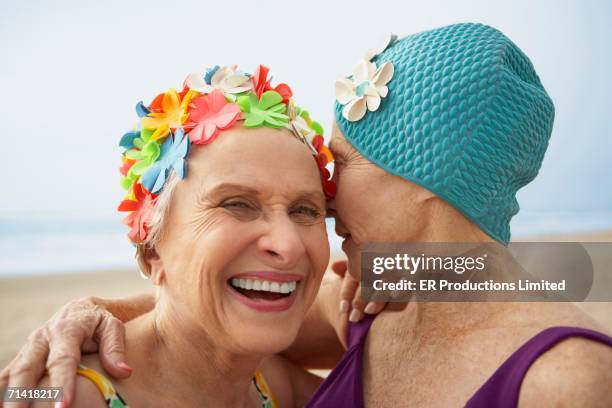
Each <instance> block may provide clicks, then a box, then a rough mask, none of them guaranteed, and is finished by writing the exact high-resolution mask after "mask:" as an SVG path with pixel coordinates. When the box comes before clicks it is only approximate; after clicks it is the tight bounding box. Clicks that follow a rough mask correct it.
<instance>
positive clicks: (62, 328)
mask: <svg viewBox="0 0 612 408" xmlns="http://www.w3.org/2000/svg"><path fill="white" fill-rule="evenodd" d="M53 330H54V332H52V333H50V334H49V350H50V351H49V358H48V360H47V375H48V376H49V383H50V386H51V387H63V389H64V402H65V404H70V402H71V401H72V400H73V399H74V392H75V387H76V370H77V366H78V364H79V362H80V361H81V344H82V343H83V341H84V336H85V335H89V334H86V333H85V332H84V331H83V329H82V328H81V327H79V326H74V325H72V326H70V325H68V324H65V325H64V324H57V325H55V326H53ZM59 332H61V335H60V334H59Z"/></svg>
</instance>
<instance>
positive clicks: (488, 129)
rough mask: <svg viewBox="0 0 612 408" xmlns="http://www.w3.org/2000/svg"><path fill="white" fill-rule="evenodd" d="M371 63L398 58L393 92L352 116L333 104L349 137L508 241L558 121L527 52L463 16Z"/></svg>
mask: <svg viewBox="0 0 612 408" xmlns="http://www.w3.org/2000/svg"><path fill="white" fill-rule="evenodd" d="M373 62H375V63H376V64H377V65H379V66H380V65H381V64H383V63H384V62H391V63H392V64H393V67H394V74H393V78H392V79H391V81H390V82H389V83H388V84H387V86H388V89H389V91H388V95H387V96H386V97H385V98H384V99H383V100H382V102H381V105H380V107H379V108H378V110H376V111H374V112H366V114H365V116H364V117H363V118H362V119H361V120H359V121H356V122H349V121H348V120H346V119H345V118H344V117H343V116H342V108H343V106H342V105H341V104H339V103H336V112H335V113H336V115H335V116H336V122H337V124H338V126H339V128H340V130H341V131H342V133H343V134H344V136H345V137H346V139H347V140H348V141H349V142H350V143H351V144H352V145H353V146H354V147H355V148H356V149H357V150H358V151H359V152H360V153H361V154H363V155H364V156H365V157H366V158H367V159H369V160H370V161H372V162H373V163H375V164H377V165H378V166H380V167H382V168H383V169H385V170H386V171H387V172H389V173H392V174H395V175H398V176H400V177H403V178H405V179H407V180H410V181H412V182H414V183H416V184H419V185H421V186H423V187H425V188H427V189H428V190H430V191H432V192H433V193H435V194H437V195H438V196H439V197H441V198H442V199H444V200H445V201H447V202H448V203H450V204H451V205H453V206H454V207H455V208H457V209H458V210H459V211H461V212H462V213H463V214H465V215H466V216H467V217H468V218H469V219H471V220H472V221H473V222H475V223H476V224H477V225H478V226H479V227H480V228H482V230H483V231H485V232H486V233H487V234H489V235H490V236H491V237H492V238H494V239H495V240H497V241H500V242H502V243H507V242H508V241H509V240H510V225H509V223H510V219H511V218H512V217H513V216H514V215H515V214H516V213H518V211H519V205H518V202H517V200H516V197H515V195H516V192H517V190H519V189H520V188H521V187H523V186H524V185H526V184H527V183H529V182H530V181H531V180H533V178H534V177H535V176H536V175H537V173H538V171H539V169H540V166H541V163H542V159H543V157H544V153H545V151H546V148H547V146H548V140H549V138H550V134H551V131H552V126H553V120H554V106H553V103H552V100H551V99H550V97H549V96H548V94H547V93H546V91H545V90H544V88H543V86H542V84H541V83H540V79H539V78H538V75H537V74H536V72H535V70H534V68H533V65H532V64H531V61H530V60H529V58H528V57H527V56H526V55H525V54H524V53H523V52H522V51H521V50H520V49H519V48H518V47H517V46H516V45H515V44H514V43H512V41H510V39H508V38H507V37H506V36H505V35H504V34H502V33H501V32H500V31H498V30H496V29H494V28H491V27H488V26H485V25H481V24H472V23H465V24H456V25H451V26H447V27H442V28H438V29H435V30H431V31H426V32H422V33H418V34H414V35H410V36H408V37H405V38H403V39H401V40H398V41H396V42H394V43H393V44H391V45H390V46H389V47H388V48H387V49H386V50H385V51H384V52H382V53H381V54H379V55H378V56H376V57H375V58H374V59H373Z"/></svg>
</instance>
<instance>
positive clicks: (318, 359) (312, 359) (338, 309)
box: [282, 261, 385, 369]
mask: <svg viewBox="0 0 612 408" xmlns="http://www.w3.org/2000/svg"><path fill="white" fill-rule="evenodd" d="M331 269H332V270H331V271H328V272H326V274H325V276H324V278H323V282H322V283H321V288H320V290H319V293H318V294H317V299H316V300H315V303H314V304H313V306H312V307H311V309H310V310H309V312H308V315H307V316H306V319H305V320H304V323H303V324H302V327H301V328H300V332H299V334H298V337H297V339H296V341H295V342H294V343H293V344H292V345H291V347H290V348H289V349H288V350H286V351H285V352H284V353H283V354H282V355H283V356H284V357H286V358H287V359H288V360H290V361H291V362H293V363H295V364H298V365H301V366H303V367H306V368H323V369H329V368H333V367H334V366H335V365H336V364H337V363H338V361H339V360H340V358H341V357H342V355H343V354H344V352H345V351H346V348H347V339H346V335H347V327H348V321H349V320H350V321H354V322H356V321H359V320H361V319H362V318H363V316H364V313H367V314H377V313H380V311H382V309H383V308H384V306H385V303H383V302H369V303H368V304H367V305H366V302H365V301H364V300H363V299H362V298H361V290H360V289H361V288H360V286H359V281H357V280H355V279H354V278H352V277H351V276H350V275H349V274H348V273H347V263H346V261H338V262H334V263H333V264H332V268H331Z"/></svg>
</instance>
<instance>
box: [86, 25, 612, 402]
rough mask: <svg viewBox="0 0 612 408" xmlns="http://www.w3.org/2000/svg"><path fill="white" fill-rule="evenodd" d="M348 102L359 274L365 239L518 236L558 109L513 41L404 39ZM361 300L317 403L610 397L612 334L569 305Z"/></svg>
mask: <svg viewBox="0 0 612 408" xmlns="http://www.w3.org/2000/svg"><path fill="white" fill-rule="evenodd" d="M336 96H337V99H338V103H337V104H336V120H335V126H334V129H333V135H332V140H331V142H330V149H331V150H332V152H333V153H334V156H335V175H334V180H335V181H336V182H337V184H338V189H337V193H336V196H335V198H334V199H333V200H331V201H330V202H329V203H328V211H329V212H330V213H332V214H333V215H334V216H335V218H336V230H337V233H338V234H339V235H341V236H342V237H343V238H344V242H343V245H342V247H343V250H344V251H345V252H346V254H347V257H348V272H349V273H350V274H352V275H353V276H355V277H359V274H360V251H359V248H360V245H361V244H363V243H366V242H500V243H507V242H508V241H509V240H510V228H509V221H510V219H511V218H512V216H513V215H515V214H516V213H517V212H518V210H519V207H518V203H517V201H516V198H515V194H516V192H517V190H518V189H519V188H521V187H522V186H524V185H525V184H527V183H529V182H530V181H531V180H532V179H533V178H534V177H535V176H536V175H537V172H538V170H539V168H540V165H541V162H542V159H543V155H544V153H545V151H546V148H547V144H548V139H549V137H550V134H551V132H552V124H553V117H554V108H553V104H552V101H551V99H550V97H549V96H548V94H547V93H546V91H545V90H544V88H543V86H542V84H541V82H540V79H539V78H538V76H537V74H536V72H535V70H534V68H533V65H532V63H531V62H530V61H529V59H528V58H527V56H526V55H525V54H524V53H523V52H522V51H521V50H520V49H519V48H518V47H517V46H516V45H515V44H514V43H512V41H510V40H509V39H508V38H507V37H506V36H505V35H503V34H502V33H501V32H499V31H498V30H496V29H493V28H491V27H488V26H485V25H480V24H456V25H451V26H447V27H442V28H438V29H434V30H430V31H426V32H422V33H417V34H414V35H410V36H408V37H405V38H402V39H400V40H397V39H396V38H394V37H390V38H389V40H388V41H387V42H386V43H385V44H384V46H383V47H381V48H380V49H378V50H373V51H369V52H368V53H367V54H366V56H365V57H364V59H363V61H362V62H361V63H360V64H359V65H358V67H357V68H356V69H355V71H354V72H353V75H351V76H349V77H346V78H342V79H340V80H339V81H338V83H337V85H336ZM336 268H337V269H341V268H342V266H341V265H336ZM348 301H349V299H348V298H345V299H343V300H342V301H341V303H340V309H341V310H347V309H349V305H348V303H347V302H348ZM352 306H353V308H354V309H353V311H352V312H351V316H350V320H351V322H352V323H350V324H349V327H348V329H347V331H348V332H347V342H348V344H347V352H346V353H345V354H344V356H343V358H342V359H341V360H340V362H339V363H338V365H337V367H336V368H335V369H334V370H333V371H332V372H331V374H330V375H329V376H328V377H327V379H326V380H325V381H324V383H323V384H322V385H321V386H320V387H319V388H318V390H317V391H316V392H315V394H314V396H313V397H312V399H311V400H310V402H309V403H308V406H310V407H362V406H382V407H396V406H397V407H400V406H415V407H439V406H444V407H447V406H469V407H516V406H521V407H531V406H538V407H541V406H560V405H565V406H610V405H612V393H611V389H612V387H610V384H611V383H612V378H611V373H612V370H610V367H612V351H611V348H610V346H612V338H610V337H609V336H608V335H606V334H603V333H601V332H600V331H601V328H599V327H598V326H597V325H596V324H595V323H594V322H593V321H591V320H590V319H589V318H588V317H586V316H585V315H584V314H582V313H581V312H579V311H578V310H577V309H576V308H575V307H573V306H572V305H571V304H566V303H563V304H559V303H510V302H506V303H479V302H471V303H469V302H465V303H457V302H455V303H444V302H408V303H404V304H400V303H393V304H390V305H388V306H387V307H386V309H385V310H384V311H383V312H382V313H381V314H380V315H379V316H378V317H376V319H374V318H373V317H372V316H367V317H365V318H363V313H362V312H361V310H363V308H364V306H365V305H364V304H363V301H362V300H361V299H357V300H355V301H354V302H353V304H352ZM373 308H374V305H367V306H366V307H365V311H366V312H367V311H369V310H372V309H373ZM100 315H101V314H100ZM89 335H90V333H88V334H87V336H89ZM301 338H302V337H301V336H299V337H298V342H299V341H300V339H301Z"/></svg>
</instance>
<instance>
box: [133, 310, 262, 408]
mask: <svg viewBox="0 0 612 408" xmlns="http://www.w3.org/2000/svg"><path fill="white" fill-rule="evenodd" d="M167 303H168V302H166V303H164V302H163V301H159V302H158V303H157V304H156V307H155V309H154V310H153V311H151V312H150V313H148V314H146V315H144V316H142V317H140V318H138V319H136V320H134V321H132V322H130V323H129V324H128V325H127V336H126V337H127V355H128V361H130V362H131V364H133V367H135V370H134V373H133V374H132V376H131V377H130V380H129V381H130V382H131V383H132V384H135V385H136V387H135V388H138V389H139V390H159V391H162V390H163V392H160V393H159V395H155V393H153V392H151V393H150V394H153V397H154V398H163V399H164V402H166V401H167V402H168V403H171V404H173V405H194V406H226V407H248V406H252V402H253V397H254V393H255V390H254V388H253V387H252V378H253V374H254V372H255V370H256V369H257V367H258V366H259V364H260V362H261V360H262V356H256V355H251V356H245V355H239V354H237V353H233V352H231V351H229V350H227V349H223V347H222V346H220V344H222V343H219V342H218V341H217V342H215V341H213V338H212V337H211V336H210V334H208V333H206V331H205V330H204V329H203V327H202V325H201V324H199V323H198V322H193V321H189V320H188V319H189V318H188V317H185V316H189V314H188V313H185V311H184V310H177V308H175V307H173V306H172V305H170V304H167ZM162 395H163V396H162ZM158 402H161V401H159V399H158Z"/></svg>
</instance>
